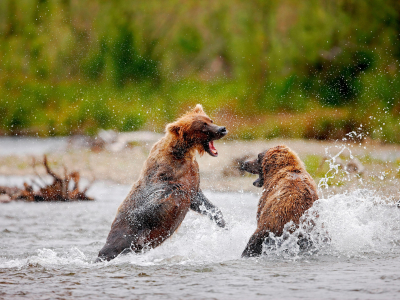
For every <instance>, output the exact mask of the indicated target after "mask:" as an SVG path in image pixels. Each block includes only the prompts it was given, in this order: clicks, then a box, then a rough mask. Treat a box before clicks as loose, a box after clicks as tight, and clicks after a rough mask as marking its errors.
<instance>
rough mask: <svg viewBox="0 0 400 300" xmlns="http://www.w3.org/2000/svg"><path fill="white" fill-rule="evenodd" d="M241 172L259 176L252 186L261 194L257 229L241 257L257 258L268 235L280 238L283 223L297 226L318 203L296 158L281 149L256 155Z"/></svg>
mask: <svg viewBox="0 0 400 300" xmlns="http://www.w3.org/2000/svg"><path fill="white" fill-rule="evenodd" d="M243 168H244V170H246V171H247V172H250V173H253V174H258V175H259V178H258V179H257V180H256V181H255V182H254V183H253V185H254V186H256V187H262V188H263V192H262V195H261V199H260V201H259V203H258V211H257V229H256V231H255V232H254V234H253V235H252V236H251V238H250V240H249V242H248V243H247V246H246V249H245V250H244V251H243V254H242V257H251V256H259V255H261V254H262V246H263V243H264V241H265V240H266V239H267V238H268V237H269V234H270V232H271V233H273V234H274V235H275V236H281V235H282V233H283V228H284V226H285V224H286V223H288V222H290V221H293V222H294V223H295V224H296V225H298V224H299V220H300V217H301V216H302V215H303V213H304V212H305V211H306V210H307V209H309V208H310V207H311V206H312V205H313V203H314V201H315V200H317V199H318V195H317V187H316V185H315V182H314V180H313V179H312V177H311V176H310V174H308V173H307V171H306V169H305V167H304V164H303V162H302V161H301V160H300V158H299V157H298V156H297V154H296V153H295V152H294V151H292V150H291V149H290V148H288V147H286V146H283V145H282V146H276V147H273V148H270V149H269V150H267V151H264V152H262V153H260V154H258V158H257V159H255V160H252V161H246V162H245V163H244V165H243Z"/></svg>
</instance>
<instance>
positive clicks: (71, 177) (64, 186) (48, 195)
mask: <svg viewBox="0 0 400 300" xmlns="http://www.w3.org/2000/svg"><path fill="white" fill-rule="evenodd" d="M43 166H44V168H45V170H46V173H47V174H48V175H50V176H51V177H52V179H53V182H52V183H51V184H47V183H46V182H45V180H43V178H42V177H41V176H40V175H39V174H38V173H37V171H36V162H35V160H34V161H33V169H34V172H35V175H36V178H35V179H34V180H33V181H32V184H31V185H30V184H28V183H26V182H25V183H24V188H22V189H21V188H17V187H5V186H0V203H7V202H10V201H13V200H24V201H28V202H31V201H36V202H41V201H50V202H54V201H81V200H94V199H93V198H91V197H89V196H87V195H86V192H87V190H88V189H89V188H90V186H91V184H92V183H93V181H92V182H90V184H88V186H86V187H85V188H84V189H83V190H82V191H81V190H80V187H79V181H80V175H79V172H71V173H68V171H67V168H66V167H65V166H64V175H63V176H60V175H57V174H56V173H55V172H54V171H53V170H51V168H50V167H49V164H48V161H47V156H46V155H45V156H44V158H43ZM34 185H36V186H37V189H34Z"/></svg>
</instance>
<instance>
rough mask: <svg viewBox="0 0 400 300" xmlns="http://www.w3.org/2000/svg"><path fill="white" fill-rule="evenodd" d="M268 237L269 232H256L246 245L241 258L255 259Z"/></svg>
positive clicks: (260, 252)
mask: <svg viewBox="0 0 400 300" xmlns="http://www.w3.org/2000/svg"><path fill="white" fill-rule="evenodd" d="M268 236H269V232H266V233H265V232H262V231H256V232H255V233H254V234H253V235H252V236H251V238H250V240H249V242H248V243H247V246H246V248H245V249H244V251H243V253H242V257H256V256H260V255H261V254H262V250H263V243H264V241H265V239H266V238H267V237H268Z"/></svg>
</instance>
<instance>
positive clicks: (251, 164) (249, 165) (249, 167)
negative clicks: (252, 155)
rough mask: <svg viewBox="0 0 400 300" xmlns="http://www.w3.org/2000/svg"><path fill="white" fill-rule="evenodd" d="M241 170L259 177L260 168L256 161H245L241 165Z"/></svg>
mask: <svg viewBox="0 0 400 300" xmlns="http://www.w3.org/2000/svg"><path fill="white" fill-rule="evenodd" d="M242 168H243V170H245V171H246V172H249V173H251V174H256V175H259V174H260V171H261V168H260V164H259V163H258V160H257V159H254V160H246V161H245V162H244V163H243V166H242Z"/></svg>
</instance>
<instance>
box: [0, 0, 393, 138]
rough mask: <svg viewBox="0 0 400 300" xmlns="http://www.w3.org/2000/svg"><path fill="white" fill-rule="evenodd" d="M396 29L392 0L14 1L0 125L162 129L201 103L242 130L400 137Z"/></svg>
mask: <svg viewBox="0 0 400 300" xmlns="http://www.w3.org/2000/svg"><path fill="white" fill-rule="evenodd" d="M399 34H400V5H399V3H398V1H394V0H390V1H383V0H371V1H368V2H363V1H347V0H346V1H323V0H317V1H307V2H299V1H295V0H284V1H280V2H265V1H258V0H252V1H239V0H234V1H218V2H215V1H202V2H198V1H192V0H189V1H168V2H167V3H166V2H165V1H159V0H154V1H148V2H140V1H124V2H115V3H113V4H112V5H111V4H110V3H108V2H98V1H92V0H87V1H69V0H62V1H46V0H6V1H2V2H1V3H0V61H1V65H0V132H1V133H2V134H35V135H36V134H37V135H40V136H48V135H69V134H77V133H84V134H95V133H96V132H97V130H98V129H99V128H105V129H108V128H113V129H116V130H120V131H126V130H136V129H149V130H157V131H161V130H162V129H163V126H164V124H165V123H166V122H169V121H171V120H173V119H174V118H176V117H177V116H178V115H179V114H181V113H182V112H183V111H185V110H186V109H187V108H188V107H190V106H193V105H194V104H195V103H202V104H203V105H204V107H205V108H206V110H207V111H208V112H210V114H211V115H214V116H216V117H217V118H219V120H221V122H224V123H226V124H228V125H229V126H228V127H230V129H231V137H232V138H242V139H254V138H270V137H276V136H280V137H299V138H316V139H337V138H343V137H345V135H346V133H349V132H351V131H354V130H356V131H357V130H358V131H359V132H362V133H363V134H364V135H365V136H369V137H371V138H373V139H380V140H381V141H384V142H396V143H398V142H400V134H399V132H400V130H399V129H400V128H399V126H400V125H399V122H398V119H399V116H400V79H399V77H398V73H399V59H400V51H399V49H400V48H399V47H400V44H399V38H398V37H399ZM361 125H362V126H361Z"/></svg>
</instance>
